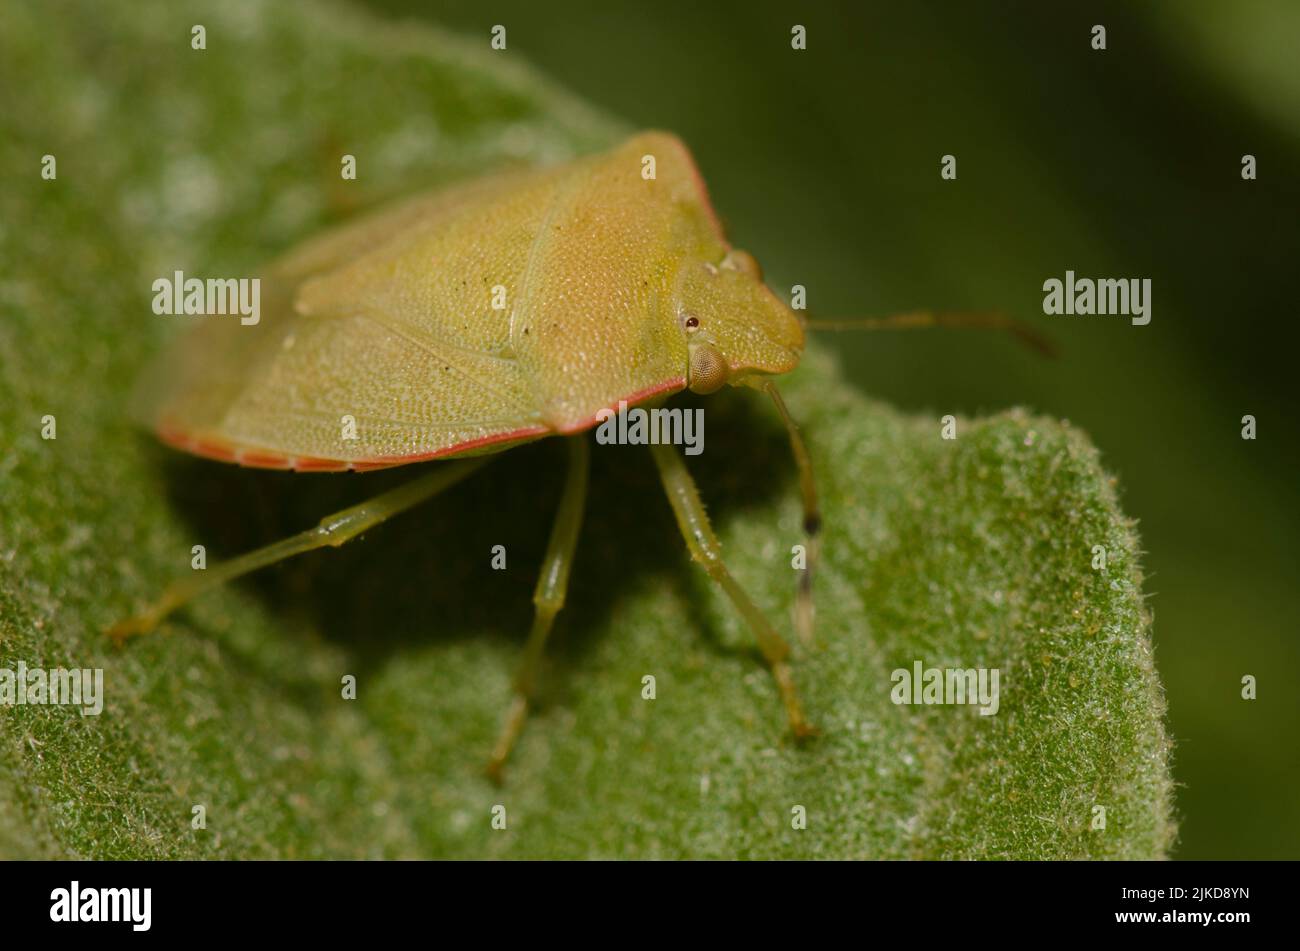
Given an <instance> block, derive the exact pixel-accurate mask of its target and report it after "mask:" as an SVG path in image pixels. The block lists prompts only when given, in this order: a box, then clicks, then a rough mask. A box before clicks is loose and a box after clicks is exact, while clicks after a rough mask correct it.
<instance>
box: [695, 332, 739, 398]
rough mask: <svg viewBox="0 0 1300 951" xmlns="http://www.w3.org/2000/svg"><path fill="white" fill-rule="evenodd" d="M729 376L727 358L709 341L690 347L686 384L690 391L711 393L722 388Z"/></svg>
mask: <svg viewBox="0 0 1300 951" xmlns="http://www.w3.org/2000/svg"><path fill="white" fill-rule="evenodd" d="M730 376H731V367H729V366H728V365H727V358H726V357H724V356H723V355H722V353H721V352H720V351H719V350H718V348H717V347H715V346H713V344H711V343H702V344H700V345H698V346H695V347H691V359H690V365H689V366H688V368H687V373H686V385H687V386H689V387H690V389H691V392H692V393H713V392H715V391H716V390H719V389H721V388H722V386H723V384H725V383H726V382H727V379H728V377H730Z"/></svg>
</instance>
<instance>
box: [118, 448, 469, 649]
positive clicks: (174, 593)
mask: <svg viewBox="0 0 1300 951" xmlns="http://www.w3.org/2000/svg"><path fill="white" fill-rule="evenodd" d="M489 458H491V457H490V456H484V457H481V458H477V459H465V460H458V461H455V462H443V463H437V464H436V466H435V467H434V469H433V471H432V472H430V473H428V474H427V475H423V476H420V477H419V478H417V479H412V480H411V481H410V482H407V483H405V484H404V485H400V486H398V487H397V488H395V489H391V490H389V491H388V492H385V493H383V494H382V495H377V496H375V497H374V498H373V499H369V500H367V501H365V502H362V503H360V504H359V505H353V506H351V507H350V508H346V509H343V510H342V511H340V512H335V513H334V514H333V515H327V516H325V518H323V519H321V520H320V524H318V525H317V526H316V527H315V528H309V529H307V530H306V531H305V532H299V533H298V534H297V535H290V536H289V537H288V538H285V539H282V540H281V541H278V542H273V543H271V544H270V545H267V546H265V547H263V548H257V549H254V550H253V551H250V552H247V553H246V554H243V555H240V556H238V557H237V558H232V559H231V560H230V561H224V562H221V563H220V564H216V565H213V566H212V567H210V568H208V569H206V570H204V571H196V572H194V573H193V574H192V575H191V576H190V577H188V578H185V579H184V580H182V581H177V582H175V583H174V584H172V585H170V586H169V587H168V588H167V589H166V590H164V591H163V593H162V597H160V598H159V599H158V600H157V601H155V602H154V603H153V604H152V605H151V606H150V607H149V608H148V609H146V610H145V612H144V613H143V614H139V615H137V616H135V617H133V618H128V619H127V620H125V621H120V622H118V623H117V624H115V625H113V626H112V627H111V628H109V629H108V631H107V632H106V633H107V634H108V636H109V637H111V638H113V640H114V641H116V642H117V643H118V644H121V643H122V642H123V641H125V640H126V638H128V637H130V636H132V635H134V634H147V633H149V632H150V631H152V630H153V629H154V628H155V627H157V626H158V623H159V622H160V621H161V620H162V619H163V618H165V617H166V616H167V615H169V614H171V613H172V612H173V611H175V610H176V609H177V608H178V607H180V606H181V605H182V604H185V603H186V602H187V601H190V600H191V599H193V598H195V597H197V596H198V595H200V594H202V593H203V592H205V591H207V590H208V589H209V588H215V587H216V586H217V585H221V584H224V583H225V582H227V581H230V580H232V579H234V578H238V577H239V576H240V575H245V574H248V572H250V571H256V570H257V569H258V568H263V567H265V566H266V565H270V564H274V563H275V562H277V561H282V560H284V559H285V558H290V557H292V556H294V555H299V554H302V553H303V552H306V551H311V550H312V549H314V548H324V547H325V546H326V545H332V546H334V547H336V548H337V547H338V546H339V545H342V544H343V543H344V542H346V541H348V540H349V539H352V538H356V537H357V536H358V535H360V534H361V533H362V532H364V531H366V530H367V529H370V528H373V527H374V526H376V525H378V524H379V523H380V522H382V521H384V520H385V519H388V518H390V517H392V516H394V515H397V514H398V513H400V512H404V511H405V510H406V509H408V508H410V507H411V506H413V505H416V504H418V503H420V502H423V501H424V500H425V499H428V498H429V497H431V496H434V495H437V494H438V493H439V492H441V491H442V490H443V489H446V488H449V487H450V486H452V485H455V484H456V483H457V482H459V481H460V480H461V479H463V478H465V477H466V476H468V475H469V474H470V473H471V472H473V471H474V470H475V469H477V468H479V467H480V466H482V465H483V464H484V463H485V462H487V461H488V459H489Z"/></svg>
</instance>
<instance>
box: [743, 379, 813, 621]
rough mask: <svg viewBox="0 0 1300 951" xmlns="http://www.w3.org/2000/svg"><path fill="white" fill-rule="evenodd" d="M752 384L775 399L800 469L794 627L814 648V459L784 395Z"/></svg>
mask: <svg viewBox="0 0 1300 951" xmlns="http://www.w3.org/2000/svg"><path fill="white" fill-rule="evenodd" d="M752 385H753V386H754V387H756V388H758V389H760V390H762V391H763V392H764V393H766V394H767V395H768V396H770V397H771V398H772V402H773V403H774V404H775V405H776V411H777V412H778V413H780V414H781V421H782V422H783V423H785V429H786V432H787V433H788V434H789V437H790V451H791V452H792V453H793V455H794V464H795V467H796V468H797V469H798V470H799V492H800V494H801V495H802V496H803V534H804V556H805V557H804V569H803V572H802V573H801V574H800V575H799V588H798V591H797V592H796V594H795V602H794V628H795V631H796V632H798V634H799V640H800V641H802V642H803V643H804V644H808V645H811V644H812V642H813V618H814V616H815V611H816V608H815V605H814V603H813V593H812V584H813V571H814V569H815V568H816V567H817V559H818V553H819V537H818V536H819V535H820V533H821V527H822V516H821V509H820V507H819V506H818V504H817V482H816V480H815V479H814V478H813V467H812V457H811V456H810V455H808V447H807V445H806V444H805V443H804V441H803V434H802V433H800V432H799V425H798V424H797V423H796V422H795V421H794V417H793V416H791V415H790V411H789V410H788V409H787V408H786V405H785V400H783V399H782V398H781V392H780V391H779V390H778V389H777V388H776V384H775V383H773V382H772V381H771V380H770V379H769V378H767V377H755V378H754V382H753V383H752Z"/></svg>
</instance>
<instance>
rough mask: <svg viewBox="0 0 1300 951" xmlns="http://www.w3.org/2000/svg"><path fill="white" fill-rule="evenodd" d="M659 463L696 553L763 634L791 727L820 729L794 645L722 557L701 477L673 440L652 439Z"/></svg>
mask: <svg viewBox="0 0 1300 951" xmlns="http://www.w3.org/2000/svg"><path fill="white" fill-rule="evenodd" d="M650 451H651V453H653V454H654V458H655V464H656V465H657V466H658V467H659V477H660V479H662V480H663V484H664V491H665V492H667V493H668V502H669V504H670V505H672V508H673V514H674V515H675V516H676V517H677V527H678V528H679V529H681V533H682V537H683V538H685V539H686V546H687V547H688V548H689V549H690V551H691V557H692V558H693V559H695V561H697V562H698V563H699V564H700V567H702V568H703V569H704V571H705V572H706V573H707V574H708V576H709V577H710V578H711V579H713V581H714V582H715V583H716V584H717V585H718V587H720V588H722V590H723V592H725V593H726V595H727V597H728V598H730V599H731V603H732V604H733V605H734V606H735V608H736V610H737V611H739V612H740V615H741V617H743V618H744V619H745V623H747V624H748V625H749V627H750V630H752V631H753V632H754V637H755V638H757V640H758V647H759V650H761V651H762V652H763V656H764V657H765V658H767V662H768V664H769V665H770V666H771V668H772V675H773V676H774V677H775V678H776V685H777V688H778V689H779V690H780V692H781V700H782V702H783V703H784V704H785V711H786V714H787V715H788V716H789V718H790V728H791V729H792V730H793V731H794V734H795V736H799V737H803V736H809V735H811V734H813V733H815V732H816V730H815V729H814V727H813V726H812V724H811V723H809V722H808V721H807V719H805V717H804V714H803V706H802V705H801V704H800V702H799V694H798V692H797V691H796V690H795V686H794V678H793V676H792V675H791V673H790V664H789V662H788V660H787V658H788V657H789V656H790V646H789V645H788V644H786V642H785V641H784V640H783V639H782V638H781V635H780V634H778V633H777V632H776V630H775V629H774V628H773V627H772V625H771V624H770V623H769V622H768V620H767V618H766V617H764V616H763V614H762V612H760V611H759V610H758V608H757V607H755V606H754V602H753V601H751V600H750V599H749V595H747V594H745V592H744V589H742V588H741V587H740V585H738V584H737V583H736V579H735V578H733V577H732V576H731V572H730V571H728V570H727V566H726V564H725V563H724V562H723V560H722V546H721V545H720V544H719V543H718V539H717V536H716V535H714V534H713V528H712V527H711V526H710V525H709V516H708V515H707V514H706V513H705V511H704V505H703V503H701V502H700V494H699V492H698V491H697V490H696V488H695V480H694V479H692V478H691V474H690V473H689V472H687V471H686V464H685V463H684V462H682V458H681V456H679V455H678V454H677V451H676V450H675V449H674V448H673V447H672V446H670V445H666V444H652V445H651V446H650Z"/></svg>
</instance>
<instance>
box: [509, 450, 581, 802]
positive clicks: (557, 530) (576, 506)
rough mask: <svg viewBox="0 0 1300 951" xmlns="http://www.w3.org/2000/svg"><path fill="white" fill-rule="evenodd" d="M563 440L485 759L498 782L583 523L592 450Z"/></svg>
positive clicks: (564, 588)
mask: <svg viewBox="0 0 1300 951" xmlns="http://www.w3.org/2000/svg"><path fill="white" fill-rule="evenodd" d="M566 442H567V443H568V445H569V471H568V474H567V476H566V477H565V481H564V491H563V494H562V495H561V496H560V507H559V510H558V511H557V512H556V513H555V522H554V524H553V525H552V526H551V538H550V541H549V542H547V545H546V556H545V557H544V558H543V559H542V573H541V576H540V577H538V579H537V587H536V588H535V589H534V590H533V605H534V609H533V627H532V630H531V631H530V632H529V634H528V641H527V643H526V644H525V645H524V656H523V659H522V660H521V661H520V663H519V670H518V671H517V672H516V674H515V682H514V698H513V699H512V700H511V702H510V708H509V709H508V710H507V711H506V720H505V724H504V726H502V728H501V735H500V736H499V737H498V738H497V742H496V746H495V747H493V749H492V757H491V759H490V760H489V761H488V775H489V776H491V777H492V778H493V779H494V780H496V781H497V782H500V781H501V771H502V769H503V768H504V767H505V763H506V760H507V759H508V758H509V757H510V751H511V750H512V749H513V748H514V745H515V741H516V740H518V739H519V734H520V732H522V730H523V728H524V720H525V719H527V716H528V702H529V700H530V698H531V697H532V693H533V687H534V685H535V682H536V680H537V669H538V667H539V665H540V664H541V659H542V651H543V649H545V647H546V639H547V638H548V637H549V636H550V634H551V627H552V626H553V625H554V623H555V616H556V615H557V614H559V613H560V609H561V608H562V607H564V596H565V593H566V592H567V591H568V588H569V571H570V569H571V568H572V567H573V552H574V549H575V548H577V546H578V532H579V530H580V529H581V528H582V512H583V509H584V508H585V506H586V503H587V471H588V469H589V467H590V454H591V450H590V448H589V447H588V445H587V440H586V437H585V436H575V437H573V438H571V439H568V440H566Z"/></svg>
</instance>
